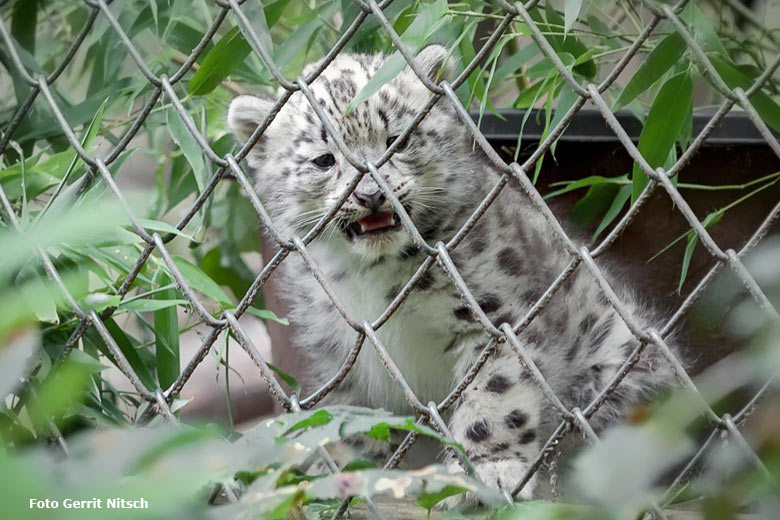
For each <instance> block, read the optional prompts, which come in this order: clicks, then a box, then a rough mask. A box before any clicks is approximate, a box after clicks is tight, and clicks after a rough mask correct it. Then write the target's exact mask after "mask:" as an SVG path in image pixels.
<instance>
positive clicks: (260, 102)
mask: <svg viewBox="0 0 780 520" xmlns="http://www.w3.org/2000/svg"><path fill="white" fill-rule="evenodd" d="M273 105H274V102H273V101H272V100H270V99H268V98H265V97H260V96H256V95H253V94H244V95H241V96H238V97H236V98H233V101H231V102H230V108H228V114H227V124H228V128H230V131H231V132H233V135H234V136H236V139H237V140H238V141H239V142H241V143H244V142H245V141H246V140H247V139H249V136H250V135H252V132H254V131H255V129H256V128H257V127H258V125H260V124H261V123H262V122H263V120H265V118H266V116H267V115H268V114H269V112H271V108H272V107H273Z"/></svg>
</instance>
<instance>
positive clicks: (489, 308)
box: [477, 294, 501, 314]
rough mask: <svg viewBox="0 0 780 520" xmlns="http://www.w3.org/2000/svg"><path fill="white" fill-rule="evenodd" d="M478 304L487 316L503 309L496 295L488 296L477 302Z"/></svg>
mask: <svg viewBox="0 0 780 520" xmlns="http://www.w3.org/2000/svg"><path fill="white" fill-rule="evenodd" d="M477 303H478V304H479V306H480V307H482V311H483V312H484V313H485V314H490V313H491V312H495V311H497V310H498V309H499V308H501V300H500V299H499V298H498V296H496V295H495V294H486V295H485V296H483V297H482V298H480V299H479V300H477Z"/></svg>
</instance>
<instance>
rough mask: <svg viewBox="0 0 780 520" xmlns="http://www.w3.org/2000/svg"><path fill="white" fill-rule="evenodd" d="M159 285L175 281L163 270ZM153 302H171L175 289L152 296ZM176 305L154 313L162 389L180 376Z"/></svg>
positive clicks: (158, 278)
mask: <svg viewBox="0 0 780 520" xmlns="http://www.w3.org/2000/svg"><path fill="white" fill-rule="evenodd" d="M156 278H157V280H156V281H157V282H158V284H159V285H169V284H171V283H173V279H172V278H171V277H170V276H168V275H167V274H165V273H164V272H163V271H162V270H160V271H158V276H157V277H156ZM152 298H153V300H138V301H140V302H143V301H160V302H166V303H167V302H169V301H171V300H174V299H175V298H176V290H175V289H173V288H170V289H166V290H164V291H160V292H158V293H156V294H155V295H153V296H152ZM177 312H178V309H177V308H176V306H175V305H173V306H171V305H166V306H163V307H160V308H159V309H157V310H155V311H154V352H155V357H156V359H157V381H158V382H159V383H160V387H162V388H168V387H169V386H171V384H173V382H174V381H175V380H176V378H177V377H178V376H179V371H180V364H179V363H180V361H179V316H178V313H177Z"/></svg>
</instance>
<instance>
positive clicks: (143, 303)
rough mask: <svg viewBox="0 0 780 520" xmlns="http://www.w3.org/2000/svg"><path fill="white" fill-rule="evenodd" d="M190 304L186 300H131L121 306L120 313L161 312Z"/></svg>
mask: <svg viewBox="0 0 780 520" xmlns="http://www.w3.org/2000/svg"><path fill="white" fill-rule="evenodd" d="M188 304H189V302H188V301H187V300H184V299H172V300H166V299H157V298H155V299H154V300H146V299H143V300H130V301H126V302H122V303H120V304H119V309H118V310H119V311H128V312H152V311H159V310H160V309H167V308H168V307H175V306H177V305H188Z"/></svg>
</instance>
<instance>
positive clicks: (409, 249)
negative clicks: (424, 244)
mask: <svg viewBox="0 0 780 520" xmlns="http://www.w3.org/2000/svg"><path fill="white" fill-rule="evenodd" d="M419 252H420V248H418V247H417V246H416V245H414V244H409V245H408V246H406V247H404V248H403V249H401V251H400V252H399V253H398V258H399V259H401V260H406V259H407V258H413V257H415V256H417V254H418V253H419Z"/></svg>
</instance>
